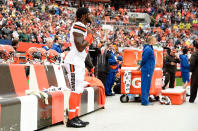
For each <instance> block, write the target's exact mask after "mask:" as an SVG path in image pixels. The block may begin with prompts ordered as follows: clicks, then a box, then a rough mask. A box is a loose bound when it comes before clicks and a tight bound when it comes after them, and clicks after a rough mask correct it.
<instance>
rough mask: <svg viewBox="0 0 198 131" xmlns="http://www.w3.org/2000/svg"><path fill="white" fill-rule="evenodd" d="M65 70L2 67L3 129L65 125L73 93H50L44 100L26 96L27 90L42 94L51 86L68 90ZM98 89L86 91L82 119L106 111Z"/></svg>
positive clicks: (0, 125)
mask: <svg viewBox="0 0 198 131" xmlns="http://www.w3.org/2000/svg"><path fill="white" fill-rule="evenodd" d="M65 73H66V70H65V68H64V67H63V66H60V65H45V66H44V65H22V64H11V65H6V64H1V65H0V84H1V85H0V121H1V122H0V129H1V130H12V129H14V130H17V131H32V130H37V129H41V128H44V127H47V126H50V125H53V124H56V123H59V122H63V121H64V119H65V118H64V115H65V110H67V108H68V105H69V104H68V102H69V95H70V91H67V92H63V91H55V92H48V93H47V96H48V104H46V103H45V101H44V99H43V97H41V98H40V97H39V96H37V95H34V94H33V95H26V92H27V90H34V91H42V90H43V89H44V88H45V89H48V88H50V87H51V86H55V87H68V86H67V85H68V82H67V76H66V75H65ZM99 99H100V95H99V88H98V87H87V88H85V90H84V92H83V94H82V97H81V106H80V115H85V114H87V113H90V112H92V111H95V110H98V109H100V108H103V107H104V105H102V106H101V104H100V103H99Z"/></svg>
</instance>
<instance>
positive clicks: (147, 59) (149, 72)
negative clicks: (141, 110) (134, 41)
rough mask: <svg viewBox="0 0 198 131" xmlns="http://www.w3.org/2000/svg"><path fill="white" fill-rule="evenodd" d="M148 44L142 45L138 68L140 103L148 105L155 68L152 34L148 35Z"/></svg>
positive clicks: (154, 40) (154, 41)
mask: <svg viewBox="0 0 198 131" xmlns="http://www.w3.org/2000/svg"><path fill="white" fill-rule="evenodd" d="M147 42H148V44H146V45H144V48H143V53H142V61H141V64H140V66H139V67H138V70H140V69H141V104H142V105H144V106H147V105H149V104H150V103H149V91H150V87H151V80H152V76H153V72H154V68H155V56H154V52H153V45H154V44H155V43H156V39H155V38H154V37H153V36H148V38H147Z"/></svg>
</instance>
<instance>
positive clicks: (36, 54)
mask: <svg viewBox="0 0 198 131" xmlns="http://www.w3.org/2000/svg"><path fill="white" fill-rule="evenodd" d="M25 58H26V61H33V60H36V59H37V60H41V59H42V54H41V52H40V51H39V50H38V48H36V47H30V48H29V49H28V50H27V51H26V53H25Z"/></svg>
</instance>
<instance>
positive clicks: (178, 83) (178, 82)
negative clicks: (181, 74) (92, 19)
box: [176, 78, 182, 86]
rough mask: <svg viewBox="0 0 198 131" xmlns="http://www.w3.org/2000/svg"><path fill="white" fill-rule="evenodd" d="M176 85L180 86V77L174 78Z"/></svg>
mask: <svg viewBox="0 0 198 131" xmlns="http://www.w3.org/2000/svg"><path fill="white" fill-rule="evenodd" d="M176 86H182V78H176Z"/></svg>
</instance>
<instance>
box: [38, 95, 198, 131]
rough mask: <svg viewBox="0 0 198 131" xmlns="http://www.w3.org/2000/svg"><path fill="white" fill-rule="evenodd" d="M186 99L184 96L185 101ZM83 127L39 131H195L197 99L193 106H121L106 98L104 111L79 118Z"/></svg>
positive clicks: (197, 128) (115, 99)
mask: <svg viewBox="0 0 198 131" xmlns="http://www.w3.org/2000/svg"><path fill="white" fill-rule="evenodd" d="M188 99H189V97H187V100H188ZM81 119H82V120H86V121H89V122H90V125H88V126H87V127H85V128H80V129H75V128H67V127H65V125H63V124H62V125H55V126H52V127H48V128H45V129H43V130H42V131H129V130H131V131H198V98H197V100H196V101H195V103H194V104H191V103H189V102H188V101H187V102H186V103H184V104H182V105H160V104H159V103H158V102H154V105H152V106H141V105H140V103H137V102H136V103H135V102H129V103H121V102H120V95H116V96H111V97H107V99H106V106H105V109H101V110H98V111H96V112H94V113H91V114H88V115H86V116H83V117H81Z"/></svg>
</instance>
